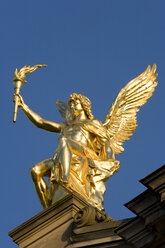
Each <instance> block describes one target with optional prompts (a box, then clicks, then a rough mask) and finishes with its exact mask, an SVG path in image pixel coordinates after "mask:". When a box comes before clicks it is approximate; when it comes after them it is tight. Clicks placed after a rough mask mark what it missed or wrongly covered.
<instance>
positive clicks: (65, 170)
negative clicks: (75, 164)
mask: <svg viewBox="0 0 165 248" xmlns="http://www.w3.org/2000/svg"><path fill="white" fill-rule="evenodd" d="M58 148H59V151H60V153H59V160H60V162H61V166H62V181H63V183H68V181H69V174H70V167H71V161H72V154H73V153H74V154H76V155H81V156H82V154H83V151H82V148H81V147H80V146H79V145H78V144H77V143H76V142H74V141H72V140H70V139H67V138H65V137H64V136H60V137H59V139H58Z"/></svg>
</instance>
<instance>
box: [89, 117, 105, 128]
mask: <svg viewBox="0 0 165 248" xmlns="http://www.w3.org/2000/svg"><path fill="white" fill-rule="evenodd" d="M90 122H91V123H92V124H93V125H97V126H101V127H103V123H102V122H101V121H100V120H99V119H95V118H94V119H92V120H91V121H90Z"/></svg>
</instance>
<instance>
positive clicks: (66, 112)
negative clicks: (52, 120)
mask: <svg viewBox="0 0 165 248" xmlns="http://www.w3.org/2000/svg"><path fill="white" fill-rule="evenodd" d="M56 105H57V108H58V110H59V112H60V114H61V117H62V118H63V119H64V120H65V121H66V122H69V121H72V120H73V116H72V112H71V110H70V108H69V107H68V105H67V104H66V103H65V102H61V101H59V100H57V101H56Z"/></svg>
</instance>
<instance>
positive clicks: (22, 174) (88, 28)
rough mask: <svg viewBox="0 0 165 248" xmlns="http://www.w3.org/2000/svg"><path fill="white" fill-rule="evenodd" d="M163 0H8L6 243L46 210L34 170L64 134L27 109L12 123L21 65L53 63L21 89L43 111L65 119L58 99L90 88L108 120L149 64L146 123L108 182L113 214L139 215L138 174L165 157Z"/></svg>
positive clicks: (1, 24) (4, 45)
mask: <svg viewBox="0 0 165 248" xmlns="http://www.w3.org/2000/svg"><path fill="white" fill-rule="evenodd" d="M164 13H165V2H164V1H161V0H157V1H156V2H155V1H153V0H150V1H147V0H143V1H142V0H140V1H139V0H138V1H136V0H126V1H123V0H109V1H107V0H102V1H101V0H100V1H98V0H95V1H94V0H90V1H87V0H83V1H80V0H79V1H77V0H62V1H54V0H52V1H51V0H48V1H43V0H40V1H38V0H36V1H32V0H29V1H24V0H23V1H22V0H21V1H17V0H16V1H9V0H6V1H3V2H2V3H1V8H0V30H1V37H0V47H1V56H0V65H1V98H0V101H1V109H2V114H1V123H2V125H1V172H2V174H1V190H2V191H1V192H2V201H1V232H0V240H1V247H8V248H10V247H17V246H16V245H15V244H14V243H13V242H12V240H11V238H9V237H8V235H7V233H8V232H9V231H10V230H12V229H13V228H15V227H16V226H18V225H20V224H22V223H23V222H24V221H26V220H28V219H29V218H31V217H32V216H34V215H35V214H37V213H39V212H40V211H41V210H42V209H41V206H40V203H39V201H38V199H37V196H36V193H35V191H34V187H33V184H32V180H31V178H30V175H29V168H30V167H32V166H33V165H34V164H36V163H38V162H40V161H42V160H44V159H46V158H49V157H52V155H53V153H54V151H55V149H56V147H57V138H58V135H57V134H52V133H48V132H46V131H43V130H40V129H37V128H36V127H34V126H33V125H32V123H30V121H29V120H28V119H27V118H26V116H25V115H23V113H22V112H21V111H20V110H19V112H18V118H17V122H16V124H14V123H13V122H12V118H13V107H14V106H13V102H12V95H13V93H14V86H13V84H12V75H13V72H14V71H15V68H16V67H17V68H18V69H20V68H21V67H23V66H24V65H31V66H32V65H35V64H47V65H48V67H47V68H43V69H38V70H37V71H35V72H33V73H32V74H31V75H29V76H28V77H27V80H28V84H26V85H24V86H23V88H22V91H21V93H22V96H23V97H24V100H25V103H27V104H28V105H29V106H30V107H31V108H32V109H33V110H34V111H36V112H37V113H38V114H40V115H41V116H42V117H44V118H45V119H49V120H52V121H62V119H61V117H60V114H59V113H58V110H57V108H56V104H55V103H56V100H57V99H59V100H61V101H67V99H68V97H69V95H70V94H71V93H73V92H76V93H81V94H84V95H86V96H88V97H89V98H90V99H91V101H92V111H93V114H94V116H95V117H96V118H98V119H100V120H101V121H104V118H105V116H106V113H107V112H108V109H109V107H110V105H111V103H112V102H113V100H114V99H115V97H116V96H117V94H118V92H119V91H120V89H121V88H122V87H124V86H125V85H126V84H127V83H128V82H129V81H130V80H131V79H133V78H135V77H136V76H138V75H139V74H140V73H142V72H143V71H144V70H145V69H146V67H147V66H148V65H149V64H151V65H152V64H153V63H156V64H157V67H158V68H157V72H158V74H159V76H158V82H159V84H158V86H157V88H156V90H155V92H154V94H153V96H152V98H151V99H149V101H148V102H147V103H146V104H145V105H144V106H143V107H142V108H141V110H140V112H139V113H138V118H137V119H138V125H139V126H138V127H137V129H136V131H135V133H134V135H133V136H132V137H131V139H130V141H127V142H125V144H124V147H125V151H124V152H123V154H121V155H119V156H117V157H116V158H117V159H118V160H120V171H119V172H118V173H116V174H115V175H114V176H113V177H112V178H111V179H109V181H108V182H107V184H106V187H107V192H106V194H105V209H106V212H107V213H108V214H109V215H111V216H112V217H113V218H114V219H123V218H127V217H131V216H133V214H132V213H131V212H130V211H128V210H127V209H126V208H125V207H124V206H123V204H124V203H126V202H127V201H129V200H131V199H132V198H133V197H135V196H136V195H138V194H140V193H141V192H143V191H144V190H145V187H144V186H142V185H141V184H140V183H139V182H138V180H139V179H141V178H142V177H144V176H146V175H147V174H149V173H150V172H152V171H153V170H155V169H157V168H159V167H160V166H161V165H163V164H164V140H165V134H164V127H165V115H164V106H165V97H164V95H165V70H164V68H165V32H164V30H165V14H164Z"/></svg>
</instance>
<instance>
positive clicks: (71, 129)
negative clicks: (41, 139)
mask: <svg viewBox="0 0 165 248" xmlns="http://www.w3.org/2000/svg"><path fill="white" fill-rule="evenodd" d="M80 132H81V127H80V125H76V124H71V125H66V126H65V129H64V136H72V135H73V134H76V133H80Z"/></svg>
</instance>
